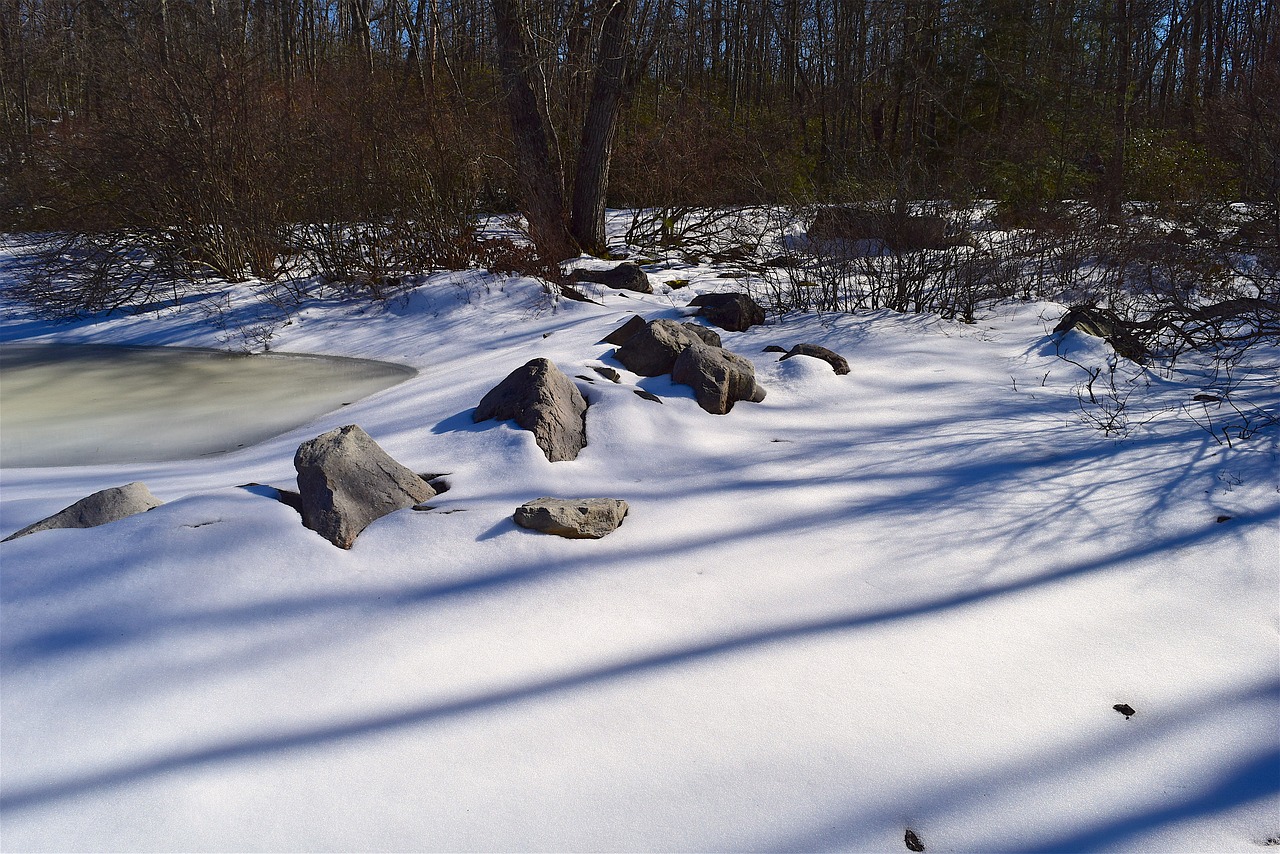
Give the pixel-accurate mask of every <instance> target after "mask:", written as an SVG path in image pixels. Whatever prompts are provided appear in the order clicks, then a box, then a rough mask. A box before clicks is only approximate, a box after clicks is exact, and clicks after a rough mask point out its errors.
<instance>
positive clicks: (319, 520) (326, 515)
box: [293, 424, 436, 549]
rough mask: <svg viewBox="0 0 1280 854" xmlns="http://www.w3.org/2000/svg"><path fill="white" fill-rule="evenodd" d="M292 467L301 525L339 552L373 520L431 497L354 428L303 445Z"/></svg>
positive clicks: (421, 482)
mask: <svg viewBox="0 0 1280 854" xmlns="http://www.w3.org/2000/svg"><path fill="white" fill-rule="evenodd" d="M293 467H294V468H295V469H297V470H298V493H299V497H300V503H301V508H300V509H301V513H302V524H304V525H306V526H307V527H308V528H310V529H311V530H313V531H315V532H316V533H317V534H319V535H320V536H322V537H324V538H325V539H326V540H328V541H329V542H331V543H333V544H334V545H335V546H338V547H339V548H344V549H349V548H351V545H352V544H353V543H354V542H355V541H356V537H358V536H359V535H360V532H361V531H363V530H364V529H365V528H366V527H368V525H369V523H370V522H372V521H373V520H374V519H380V518H382V517H383V516H385V515H387V514H388V513H392V512H395V511H396V510H402V509H404V508H406V507H412V506H413V505H415V504H418V503H420V502H423V501H426V500H427V499H428V498H430V497H431V496H433V495H435V494H436V491H435V490H434V489H433V488H432V487H431V486H429V485H428V484H427V482H426V481H424V480H423V479H422V478H421V477H419V476H418V475H416V474H414V473H413V472H412V471H410V470H409V469H407V468H405V467H404V466H402V465H400V463H398V462H396V461H395V460H393V459H392V458H391V457H390V455H388V454H387V452H386V451H384V450H382V448H381V447H379V446H378V443H377V442H375V441H373V439H372V438H370V436H369V434H368V433H366V432H364V430H361V429H360V428H359V427H357V426H356V425H354V424H348V425H347V426H345V427H339V428H338V429H336V430H330V431H329V432H328V433H324V434H322V435H320V436H317V437H316V438H314V439H311V440H309V441H306V442H303V443H302V444H301V445H299V446H298V452H297V453H296V454H294V457H293Z"/></svg>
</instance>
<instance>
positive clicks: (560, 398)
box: [471, 359, 587, 463]
mask: <svg viewBox="0 0 1280 854" xmlns="http://www.w3.org/2000/svg"><path fill="white" fill-rule="evenodd" d="M586 412H587V402H586V400H584V399H583V397H582V393H581V392H580V391H578V387H577V386H575V385H574V384H573V380H571V379H569V378H568V377H567V376H565V375H564V374H563V373H561V371H560V369H559V368H557V367H556V366H555V365H554V364H552V362H551V361H550V360H549V359H533V360H532V361H530V362H528V363H527V364H525V365H524V366H523V367H519V368H516V369H515V370H514V371H512V372H511V373H510V374H509V375H507V378H506V379H504V380H503V381H502V382H500V383H498V384H497V385H496V386H494V387H493V389H491V390H490V391H489V393H488V394H486V395H485V396H484V397H483V398H482V399H481V400H480V405H479V406H477V407H476V411H475V412H474V413H472V416H471V418H472V420H473V421H477V422H479V421H487V420H489V419H491V418H494V419H497V420H499V421H514V422H516V424H518V425H520V427H522V428H523V429H525V430H528V431H530V432H531V433H533V436H534V439H535V441H537V443H538V447H539V448H541V449H542V452H543V453H544V454H546V455H547V459H548V460H550V461H551V462H553V463H555V462H560V461H561V460H574V459H577V457H578V452H579V451H581V450H582V449H583V448H585V447H586V446H587V424H586Z"/></svg>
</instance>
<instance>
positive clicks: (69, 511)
mask: <svg viewBox="0 0 1280 854" xmlns="http://www.w3.org/2000/svg"><path fill="white" fill-rule="evenodd" d="M163 503H164V502H163V501H161V500H160V499H159V498H156V497H155V496H154V495H152V494H151V490H149V489H147V487H146V486H145V485H144V484H142V483H139V482H137V481H134V482H133V483H127V484H125V485H124V486H113V487H111V488H110V489H103V490H101V491H99V492H95V493H94V494H93V495H89V496H86V497H85V498H81V499H80V500H79V501H77V502H76V503H75V504H72V505H71V506H70V507H66V508H64V509H62V510H59V511H58V512H57V513H54V514H53V515H52V516H49V517H48V518H45V519H41V520H40V521H39V522H36V523H35V524H34V525H28V526H27V527H25V528H23V529H22V530H21V531H18V532H16V533H14V534H10V535H9V536H7V537H5V538H4V539H3V540H0V542H5V543H7V542H8V541H9V540H16V539H17V538H18V537H25V536H26V535H27V534H34V533H36V532H37V531H49V530H52V529H53V528H96V527H98V526H99V525H105V524H107V523H108V522H116V521H118V520H120V519H124V518H127V517H129V516H134V515H136V514H138V513H145V512H146V511H148V510H151V509H152V508H154V507H159V506H160V505H161V504H163Z"/></svg>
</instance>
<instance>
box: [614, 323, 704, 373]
mask: <svg viewBox="0 0 1280 854" xmlns="http://www.w3.org/2000/svg"><path fill="white" fill-rule="evenodd" d="M695 344H698V345H702V346H705V345H703V342H702V337H701V336H700V335H697V334H695V333H693V332H690V331H689V330H688V329H686V328H685V327H684V326H682V325H681V324H679V323H676V322H675V321H674V320H654V321H651V322H650V323H649V324H648V325H647V326H645V328H644V329H643V330H641V331H640V332H638V333H636V334H635V335H632V336H631V337H630V338H628V339H627V341H626V343H625V344H623V345H622V346H621V347H619V348H618V349H617V350H615V351H614V354H613V357H614V358H615V359H617V360H618V361H619V362H621V363H622V364H623V366H624V367H626V369H627V370H629V371H634V372H635V373H637V374H640V375H641V376H645V377H657V376H661V375H662V374H666V373H670V372H671V368H672V367H673V366H674V365H675V363H676V358H677V357H678V356H679V355H680V354H681V353H683V352H684V351H685V350H686V349H687V348H689V347H692V346H693V345H695Z"/></svg>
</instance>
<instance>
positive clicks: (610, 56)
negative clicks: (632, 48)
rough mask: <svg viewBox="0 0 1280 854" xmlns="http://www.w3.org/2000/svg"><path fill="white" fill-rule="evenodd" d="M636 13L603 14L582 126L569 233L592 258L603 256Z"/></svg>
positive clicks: (626, 5) (625, 5)
mask: <svg viewBox="0 0 1280 854" xmlns="http://www.w3.org/2000/svg"><path fill="white" fill-rule="evenodd" d="M634 7H635V0H613V3H612V5H611V6H610V7H609V9H608V11H607V12H606V13H605V17H604V23H603V25H602V28H601V32H600V48H599V53H598V55H597V59H596V63H595V84H594V86H593V88H592V92H591V101H590V103H589V104H588V105H587V115H586V118H585V119H584V120H583V123H582V145H581V147H580V148H579V150H578V166H577V171H576V174H575V176H574V182H573V212H572V216H571V219H570V231H571V232H572V234H573V237H574V239H576V240H577V241H578V244H579V245H580V246H581V247H582V248H583V249H585V250H587V251H588V252H595V253H601V252H603V251H604V250H605V233H604V209H605V200H606V191H607V190H608V187H609V162H610V159H611V158H612V156H613V140H614V136H615V134H616V132H617V128H618V110H619V108H620V107H621V104H622V94H623V87H624V85H625V80H626V76H627V25H628V23H629V22H630V20H631V15H632V12H633V10H634Z"/></svg>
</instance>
